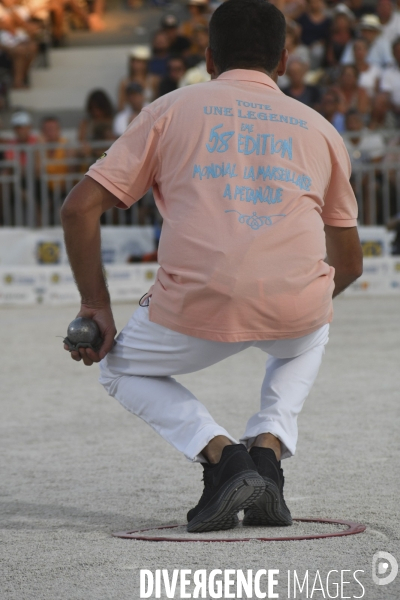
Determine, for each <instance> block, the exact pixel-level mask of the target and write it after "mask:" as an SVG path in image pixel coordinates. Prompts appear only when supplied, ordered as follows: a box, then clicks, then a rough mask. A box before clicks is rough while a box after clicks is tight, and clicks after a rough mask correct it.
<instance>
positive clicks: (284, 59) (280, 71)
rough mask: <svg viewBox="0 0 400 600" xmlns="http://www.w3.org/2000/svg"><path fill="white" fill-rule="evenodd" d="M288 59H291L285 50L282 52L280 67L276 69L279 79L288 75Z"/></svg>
mask: <svg viewBox="0 0 400 600" xmlns="http://www.w3.org/2000/svg"><path fill="white" fill-rule="evenodd" d="M288 58H289V52H288V51H287V50H286V48H284V49H283V50H282V54H281V58H280V60H279V63H278V66H277V68H276V74H277V75H279V77H280V76H281V75H284V74H285V73H286V65H287V61H288Z"/></svg>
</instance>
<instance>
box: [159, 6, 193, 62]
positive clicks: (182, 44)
mask: <svg viewBox="0 0 400 600" xmlns="http://www.w3.org/2000/svg"><path fill="white" fill-rule="evenodd" d="M161 29H162V31H164V32H165V33H166V35H167V37H168V51H169V53H170V54H179V55H180V56H187V55H188V53H189V49H190V46H191V45H192V44H191V42H190V40H189V39H188V38H187V37H185V36H183V35H180V33H179V21H178V19H177V18H176V17H175V15H164V17H163V18H162V19H161Z"/></svg>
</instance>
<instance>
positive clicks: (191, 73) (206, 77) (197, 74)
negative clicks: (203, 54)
mask: <svg viewBox="0 0 400 600" xmlns="http://www.w3.org/2000/svg"><path fill="white" fill-rule="evenodd" d="M210 79H211V76H210V74H209V73H208V71H207V65H206V61H205V60H203V61H202V62H200V63H199V64H197V65H196V66H195V67H192V68H191V69H188V70H187V71H186V73H185V74H184V76H183V77H182V79H181V80H180V82H179V87H180V88H181V87H185V86H186V85H194V84H195V83H205V82H206V81H210Z"/></svg>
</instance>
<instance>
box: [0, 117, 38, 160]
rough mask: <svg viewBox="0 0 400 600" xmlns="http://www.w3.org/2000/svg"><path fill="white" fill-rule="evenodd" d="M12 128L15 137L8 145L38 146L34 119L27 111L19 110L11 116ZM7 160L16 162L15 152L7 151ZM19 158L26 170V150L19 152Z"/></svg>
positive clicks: (8, 141)
mask: <svg viewBox="0 0 400 600" xmlns="http://www.w3.org/2000/svg"><path fill="white" fill-rule="evenodd" d="M11 127H12V128H13V133H14V137H13V138H12V139H11V140H7V143H8V144H12V145H15V144H24V145H28V144H29V145H30V144H36V143H37V141H38V138H37V136H36V135H34V134H33V133H32V118H31V116H30V114H29V113H28V112H26V111H25V110H18V111H16V112H15V113H14V114H13V115H12V116H11ZM5 158H6V160H14V159H15V152H14V150H11V149H10V150H6V153H5ZM17 158H18V160H19V163H20V165H21V167H22V169H24V168H25V166H26V163H27V155H26V152H25V150H19V152H18V155H17Z"/></svg>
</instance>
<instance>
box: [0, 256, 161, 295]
mask: <svg viewBox="0 0 400 600" xmlns="http://www.w3.org/2000/svg"><path fill="white" fill-rule="evenodd" d="M157 269H158V265H157V264H156V263H144V264H134V265H108V266H107V268H106V275H107V281H108V286H109V290H110V295H111V299H112V301H115V302H118V301H128V302H130V301H132V302H135V301H137V300H138V299H139V298H140V297H141V296H143V294H145V293H146V292H147V291H148V290H149V288H150V287H151V286H152V285H153V283H154V281H155V278H156V274H157ZM79 301H80V297H79V293H78V290H77V288H76V284H75V281H74V278H73V275H72V272H71V269H70V267H69V266H68V265H65V266H64V265H61V266H54V267H53V266H33V267H20V266H14V267H12V266H11V267H3V266H0V305H27V304H38V303H41V304H53V305H54V304H58V305H61V304H76V305H78V304H79Z"/></svg>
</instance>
